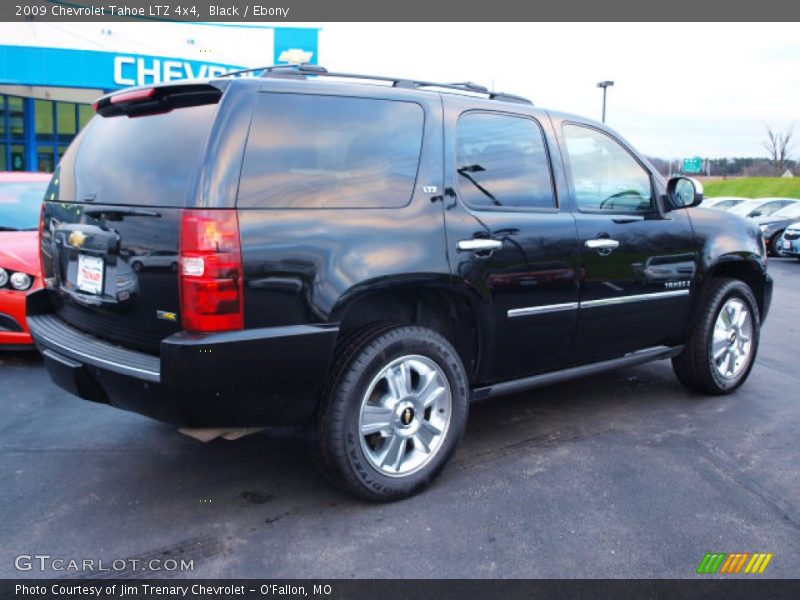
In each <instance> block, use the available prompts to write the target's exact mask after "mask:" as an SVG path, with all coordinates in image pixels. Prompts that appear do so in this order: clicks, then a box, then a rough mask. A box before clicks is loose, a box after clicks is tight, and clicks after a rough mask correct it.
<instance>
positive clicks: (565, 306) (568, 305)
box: [508, 302, 578, 319]
mask: <svg viewBox="0 0 800 600" xmlns="http://www.w3.org/2000/svg"><path fill="white" fill-rule="evenodd" d="M565 310H578V303H577V302H563V303H561V304H543V305H542V306H526V307H525V308H512V309H511V310H509V311H508V318H509V319H511V318H514V317H526V316H528V315H544V314H547V313H554V312H562V311H565Z"/></svg>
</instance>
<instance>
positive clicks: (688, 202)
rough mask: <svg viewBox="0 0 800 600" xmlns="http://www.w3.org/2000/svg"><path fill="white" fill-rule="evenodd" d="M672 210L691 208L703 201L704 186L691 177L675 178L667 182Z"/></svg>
mask: <svg viewBox="0 0 800 600" xmlns="http://www.w3.org/2000/svg"><path fill="white" fill-rule="evenodd" d="M667 199H668V200H669V203H670V205H671V208H673V209H678V208H689V207H690V206H697V205H698V204H700V203H701V202H702V201H703V184H702V183H700V182H699V181H697V180H696V179H692V178H691V177H673V178H671V179H670V180H669V181H668V182H667Z"/></svg>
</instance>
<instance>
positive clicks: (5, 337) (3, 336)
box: [0, 172, 51, 350]
mask: <svg viewBox="0 0 800 600" xmlns="http://www.w3.org/2000/svg"><path fill="white" fill-rule="evenodd" d="M50 177H51V176H50V174H49V173H25V172H9V173H4V172H0V349H4V350H12V349H13V350H19V349H23V348H31V347H33V340H32V339H31V336H30V334H29V333H28V326H27V325H26V324H25V296H26V294H27V293H28V292H29V291H30V290H34V289H37V288H40V287H42V281H41V279H42V278H41V276H40V271H39V231H38V229H39V211H40V208H41V205H42V199H43V198H44V194H45V191H46V190H47V184H48V182H49V181H50Z"/></svg>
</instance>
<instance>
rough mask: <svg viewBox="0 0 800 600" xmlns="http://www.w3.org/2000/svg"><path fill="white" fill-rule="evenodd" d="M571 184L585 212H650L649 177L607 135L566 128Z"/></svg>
mask: <svg viewBox="0 0 800 600" xmlns="http://www.w3.org/2000/svg"><path fill="white" fill-rule="evenodd" d="M564 139H565V140H566V144H567V154H568V156H569V164H570V167H571V169H572V182H573V185H574V188H575V197H576V199H577V202H578V208H579V209H580V210H582V211H611V212H650V211H651V210H652V207H653V200H652V197H653V194H652V188H651V184H650V175H649V173H648V172H647V171H646V170H645V169H644V168H643V167H642V166H641V165H640V164H639V163H638V162H637V161H636V159H635V158H633V156H631V154H630V153H629V152H628V151H627V150H626V149H625V148H623V147H622V146H621V145H620V144H619V142H617V141H616V140H614V139H613V138H611V137H609V136H608V135H606V134H604V133H602V132H600V131H598V130H596V129H591V128H589V127H582V126H579V125H569V124H567V125H564Z"/></svg>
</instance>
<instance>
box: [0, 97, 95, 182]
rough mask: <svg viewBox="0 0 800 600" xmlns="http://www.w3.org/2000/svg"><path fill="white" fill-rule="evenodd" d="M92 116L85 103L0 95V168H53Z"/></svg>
mask: <svg viewBox="0 0 800 600" xmlns="http://www.w3.org/2000/svg"><path fill="white" fill-rule="evenodd" d="M93 115H94V111H93V110H92V108H91V107H90V106H89V105H88V104H76V103H74V102H60V101H57V100H40V99H26V98H21V97H19V96H8V95H5V94H0V171H28V170H31V169H35V170H38V171H45V172H51V171H53V170H54V169H55V167H56V164H58V161H59V160H60V159H61V157H62V156H63V155H64V152H66V150H67V147H68V146H69V144H70V142H72V140H73V139H75V136H76V135H77V133H78V131H80V130H81V129H82V128H83V126H84V125H86V123H88V122H89V120H90V119H91V118H92V116H93ZM26 127H31V129H32V130H31V131H28V130H26Z"/></svg>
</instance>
